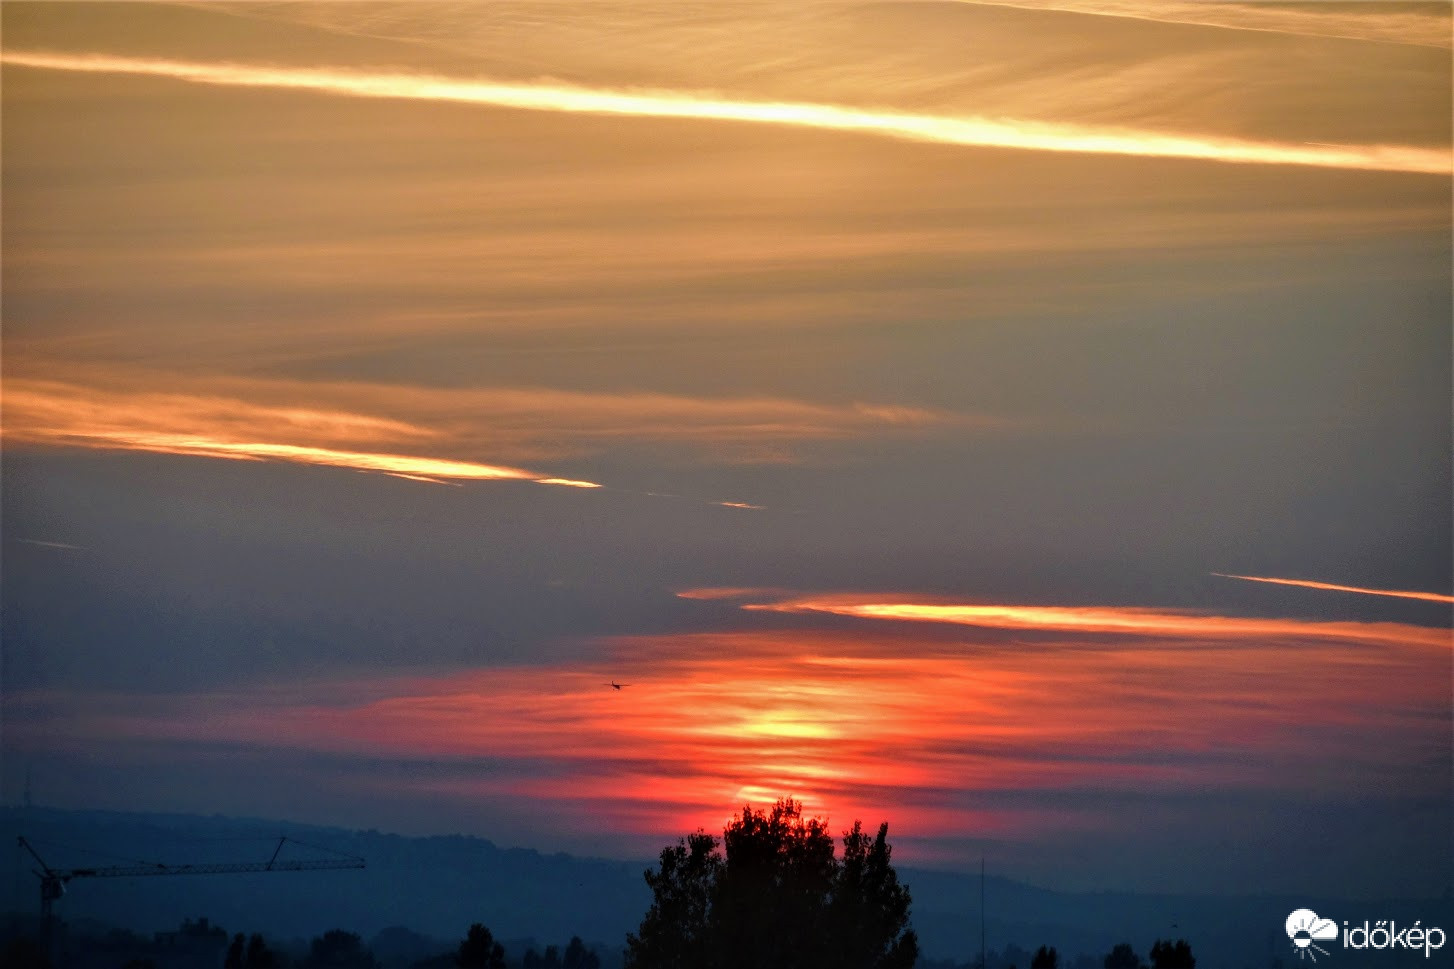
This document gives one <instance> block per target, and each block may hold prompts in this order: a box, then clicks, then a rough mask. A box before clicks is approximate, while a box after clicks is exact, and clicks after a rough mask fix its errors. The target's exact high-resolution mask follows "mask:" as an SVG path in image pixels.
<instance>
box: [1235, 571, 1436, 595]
mask: <svg viewBox="0 0 1454 969" xmlns="http://www.w3.org/2000/svg"><path fill="white" fill-rule="evenodd" d="M1212 575H1215V576H1218V577H1219V578H1223V579H1241V580H1242V581H1244V582H1266V583H1269V584H1271V585H1290V586H1296V587H1298V588H1301V589H1321V590H1323V591H1325V592H1356V593H1358V594H1360V595H1366V596H1387V597H1389V598H1392V599H1420V600H1423V601H1424V602H1454V596H1448V595H1445V594H1444V593H1442V592H1418V591H1415V590H1408V589H1370V588H1366V587H1364V586H1358V585H1337V584H1336V583H1332V582H1313V581H1311V580H1308V579H1274V578H1271V577H1269V576H1265V575H1230V574H1228V573H1226V572H1213V573H1212Z"/></svg>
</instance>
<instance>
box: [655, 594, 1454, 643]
mask: <svg viewBox="0 0 1454 969" xmlns="http://www.w3.org/2000/svg"><path fill="white" fill-rule="evenodd" d="M678 595H680V596H682V597H683V598H688V599H726V598H735V599H742V598H751V597H753V596H752V590H745V589H727V590H719V589H702V590H687V591H685V592H681V593H678ZM772 595H773V593H772V591H771V590H761V592H760V593H759V594H758V595H757V596H756V598H759V599H761V598H766V597H768V596H772ZM741 608H743V609H745V610H749V611H753V612H779V613H817V614H826V615H834V616H851V617H854V618H858V619H876V620H888V621H893V622H910V623H919V622H923V623H942V624H948V625H956V626H974V627H978V628H981V629H1001V630H1024V631H1039V632H1046V633H1052V634H1067V633H1069V634H1086V635H1111V636H1144V637H1153V638H1170V639H1190V640H1196V639H1211V640H1233V641H1235V640H1261V639H1275V638H1282V637H1296V638H1299V639H1317V640H1339V641H1349V642H1360V643H1398V644H1402V645H1407V646H1435V647H1443V648H1448V647H1449V646H1451V645H1454V640H1451V634H1450V631H1449V630H1447V629H1434V628H1428V627H1424V626H1411V625H1406V624H1403V623H1383V622H1319V621H1313V620H1305V619H1269V618H1261V617H1248V616H1222V615H1214V614H1210V613H1205V612H1194V611H1191V610H1185V609H1154V608H1138V607H1125V606H1039V605H1006V604H998V603H997V604H976V603H963V602H945V601H935V600H932V599H927V598H912V597H904V596H895V595H893V594H879V595H873V594H847V595H845V594H836V595H806V596H789V597H786V598H779V599H778V601H776V602H746V603H743V604H742V606H741Z"/></svg>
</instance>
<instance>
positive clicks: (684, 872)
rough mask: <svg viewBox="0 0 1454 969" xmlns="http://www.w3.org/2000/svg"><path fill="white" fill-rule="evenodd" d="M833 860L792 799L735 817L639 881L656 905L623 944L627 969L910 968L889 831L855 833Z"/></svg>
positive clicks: (824, 837)
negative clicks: (643, 882)
mask: <svg viewBox="0 0 1454 969" xmlns="http://www.w3.org/2000/svg"><path fill="white" fill-rule="evenodd" d="M843 846H844V858H843V861H842V863H839V862H838V861H836V860H835V859H834V857H833V838H832V836H831V835H830V834H829V833H828V828H827V825H826V824H825V823H824V822H823V821H821V820H819V819H817V818H812V819H805V818H804V817H803V813H802V805H800V804H798V803H797V802H795V801H793V800H792V799H791V798H789V799H784V800H781V801H778V802H777V804H776V805H774V807H773V808H772V810H771V811H768V812H762V811H753V810H752V809H751V808H749V807H744V808H743V809H742V814H741V816H740V817H738V818H736V819H734V820H733V821H732V823H731V824H729V825H728V826H727V828H726V829H725V830H724V831H723V833H722V847H723V849H724V851H723V853H720V854H719V853H718V851H717V847H718V842H717V839H716V838H714V837H712V836H711V835H709V834H706V833H705V832H702V831H698V832H697V833H696V834H692V835H688V836H687V837H686V838H683V839H682V840H681V841H679V842H678V843H677V844H676V845H674V846H669V847H667V848H665V849H664V850H663V851H662V853H661V866H660V868H659V869H658V870H656V871H647V872H646V883H647V885H648V886H650V888H651V890H652V896H653V901H652V905H651V908H650V909H649V910H648V911H647V913H646V916H645V918H644V919H643V920H642V922H641V926H640V928H639V929H638V930H637V932H636V933H635V934H632V935H628V936H627V938H626V943H627V954H626V965H627V967H628V969H689V967H691V969H696V967H702V969H729V967H738V966H753V967H759V969H777V967H791V969H818V967H823V969H828V967H832V969H908V967H910V966H912V965H913V964H914V960H915V959H916V958H917V957H918V951H919V945H918V939H917V937H916V936H915V935H914V932H913V930H912V929H909V928H908V923H909V903H910V897H909V891H908V889H907V888H906V887H904V886H903V885H901V884H899V881H898V875H897V874H896V873H895V872H894V870H893V866H892V865H891V864H890V863H889V858H890V854H891V849H890V847H889V844H888V825H887V824H885V825H882V826H881V827H880V828H879V830H878V835H877V837H875V838H870V837H869V836H868V835H867V834H865V833H864V831H863V830H862V827H861V825H859V824H856V823H855V824H854V826H853V828H852V830H850V831H847V832H845V833H844V836H843Z"/></svg>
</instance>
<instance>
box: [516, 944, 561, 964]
mask: <svg viewBox="0 0 1454 969" xmlns="http://www.w3.org/2000/svg"><path fill="white" fill-rule="evenodd" d="M525 969H560V947H559V946H553V945H548V946H546V947H545V955H543V956H542V955H541V954H540V953H538V952H536V951H535V950H534V949H526V950H525Z"/></svg>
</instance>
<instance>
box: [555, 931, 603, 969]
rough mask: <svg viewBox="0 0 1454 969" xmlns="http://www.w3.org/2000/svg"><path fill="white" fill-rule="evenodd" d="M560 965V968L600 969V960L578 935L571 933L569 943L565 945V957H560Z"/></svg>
mask: <svg viewBox="0 0 1454 969" xmlns="http://www.w3.org/2000/svg"><path fill="white" fill-rule="evenodd" d="M547 951H548V950H547ZM560 965H561V969H601V960H600V958H599V957H598V956H597V955H596V954H595V953H594V952H592V951H591V950H590V949H587V948H586V944H585V943H584V942H582V941H581V937H580V936H578V935H573V936H571V940H570V944H569V945H567V946H566V947H565V957H564V958H563V959H561V961H560Z"/></svg>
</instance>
